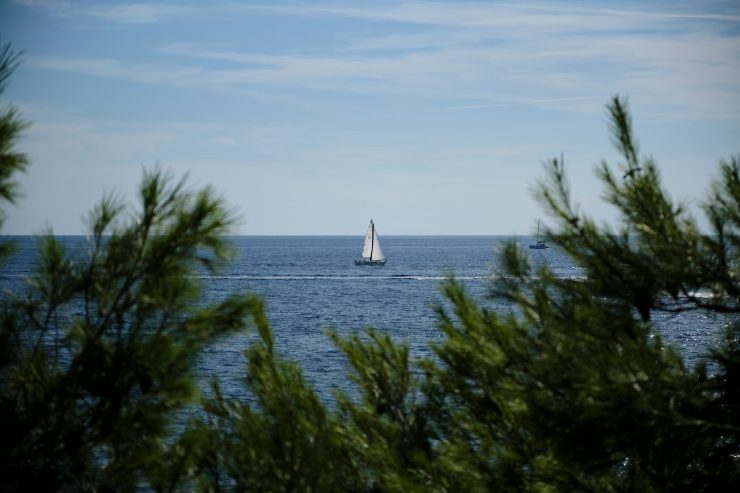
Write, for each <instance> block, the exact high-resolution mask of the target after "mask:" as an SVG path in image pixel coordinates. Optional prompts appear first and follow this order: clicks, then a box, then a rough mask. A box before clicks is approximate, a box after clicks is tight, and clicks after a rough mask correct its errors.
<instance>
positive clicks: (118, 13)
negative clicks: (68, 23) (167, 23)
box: [15, 0, 195, 24]
mask: <svg viewBox="0 0 740 493" xmlns="http://www.w3.org/2000/svg"><path fill="white" fill-rule="evenodd" d="M15 2H16V3H18V4H20V5H25V6H27V7H33V8H38V9H43V10H46V11H47V12H51V13H52V14H54V15H58V16H61V17H90V18H96V19H102V20H106V21H109V22H115V23H125V24H152V23H156V22H160V21H162V20H165V19H169V18H172V17H178V16H182V15H186V14H191V13H193V12H194V11H195V10H194V9H193V8H192V7H187V6H183V5H177V4H166V3H155V2H150V3H125V2H96V3H87V4H85V3H81V2H71V1H64V0H15Z"/></svg>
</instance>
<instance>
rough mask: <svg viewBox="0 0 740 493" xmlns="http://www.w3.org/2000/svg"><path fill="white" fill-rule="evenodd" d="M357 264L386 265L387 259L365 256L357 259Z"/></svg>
mask: <svg viewBox="0 0 740 493" xmlns="http://www.w3.org/2000/svg"><path fill="white" fill-rule="evenodd" d="M355 265H385V259H383V260H370V259H365V258H358V259H355Z"/></svg>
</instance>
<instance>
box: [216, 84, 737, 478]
mask: <svg viewBox="0 0 740 493" xmlns="http://www.w3.org/2000/svg"><path fill="white" fill-rule="evenodd" d="M609 113H610V115H611V117H612V122H613V123H612V129H613V133H614V139H613V140H614V143H615V145H616V146H617V148H618V149H619V150H620V151H621V152H622V155H623V158H624V164H623V165H621V171H620V173H619V174H620V175H622V176H619V175H615V171H612V169H611V168H610V167H609V166H608V165H607V164H606V163H603V164H602V166H601V167H600V168H599V170H598V175H599V176H600V177H601V179H602V180H603V182H604V184H605V194H604V196H605V199H606V200H607V201H609V202H610V203H612V204H613V205H614V206H615V207H616V208H617V210H618V211H619V212H620V214H621V217H622V221H621V224H620V226H619V229H618V230H616V231H613V230H611V229H609V228H606V227H598V226H597V225H596V224H595V223H594V221H592V220H591V219H589V218H588V217H586V216H583V215H581V214H580V213H578V211H576V210H575V209H574V207H573V206H572V205H571V198H570V193H569V187H568V183H567V179H566V176H565V167H564V163H563V160H562V158H560V159H553V160H552V161H550V162H549V163H547V169H546V173H547V174H546V179H545V180H544V181H543V182H542V183H541V185H540V188H539V190H538V192H537V193H538V196H539V197H540V198H541V199H542V201H543V203H544V204H545V206H546V208H547V210H548V211H549V212H550V214H551V215H552V217H553V218H554V219H555V221H556V223H557V224H558V228H557V229H555V230H550V231H549V232H548V234H549V236H550V238H551V239H552V240H553V241H554V242H556V243H557V244H558V245H559V246H560V248H562V249H563V250H564V251H565V252H567V253H568V254H569V255H570V256H571V258H572V259H573V261H574V262H575V263H576V264H577V265H580V266H582V267H583V268H584V270H585V273H586V277H585V279H582V280H571V279H560V278H558V277H557V276H555V275H554V274H553V273H552V272H551V271H550V270H549V269H548V268H547V267H540V268H538V269H534V268H532V267H531V266H530V265H529V261H528V258H527V256H526V255H525V254H524V252H522V251H521V250H520V249H519V248H518V247H517V246H516V245H515V244H509V245H507V246H506V247H505V248H504V250H503V252H502V256H501V258H502V269H501V272H500V275H499V277H498V278H497V281H496V282H495V284H494V285H493V286H492V289H491V297H492V299H493V300H496V301H499V302H503V303H499V304H498V306H509V307H511V308H510V309H509V310H508V311H503V312H502V311H501V309H498V310H493V309H491V308H488V307H487V303H481V302H480V301H475V300H473V299H471V298H470V297H468V296H467V295H466V294H465V292H464V289H463V287H462V286H461V285H460V284H459V283H457V282H456V281H455V280H454V279H450V280H448V281H447V282H446V283H445V284H444V285H443V287H442V289H443V292H444V294H445V296H446V298H447V299H448V301H449V302H450V306H451V309H449V310H448V309H443V308H439V309H438V316H439V326H440V330H442V332H443V333H444V335H445V339H444V340H443V342H441V343H439V344H437V345H436V346H434V350H435V353H436V358H434V359H427V360H424V361H421V362H418V365H417V366H416V368H415V367H414V364H413V363H412V362H410V361H409V354H408V347H407V346H406V345H404V344H399V343H394V342H392V341H391V339H390V338H389V337H388V336H386V335H383V334H381V333H379V332H377V331H373V330H368V331H366V332H365V333H363V334H359V335H358V334H353V335H350V336H349V337H346V338H342V337H339V336H338V335H337V334H336V333H330V337H331V339H332V340H333V341H334V343H335V344H336V345H337V347H338V348H339V349H340V350H342V351H343V352H344V354H345V355H346V357H347V360H348V362H349V364H350V366H351V368H352V376H353V380H354V382H355V383H356V384H357V387H358V391H359V395H358V396H357V397H349V396H346V395H343V394H339V395H338V396H337V405H336V409H334V411H333V412H334V414H332V415H329V416H328V417H327V414H325V413H324V412H323V411H319V409H320V406H319V404H318V401H317V399H316V397H315V396H314V395H313V394H312V393H310V391H308V390H306V387H305V384H304V383H303V381H302V379H301V378H300V373H299V372H298V370H297V369H296V368H295V367H294V366H292V365H289V364H287V363H281V364H276V363H274V362H273V361H274V360H273V359H272V358H274V356H273V351H274V350H273V344H274V343H273V341H272V338H271V336H270V335H269V331H268V330H267V329H266V328H264V329H262V330H261V332H262V333H263V336H262V342H260V343H258V345H257V346H255V347H252V348H251V349H250V350H249V351H248V352H247V361H248V369H249V378H248V382H247V383H248V385H249V387H250V389H251V390H252V391H253V392H254V393H255V394H256V395H257V396H258V399H257V403H256V405H255V406H253V407H251V406H244V405H243V404H240V403H235V402H229V400H228V399H224V398H223V397H220V396H219V398H218V399H217V401H218V403H219V406H220V407H219V408H218V409H219V413H217V414H218V415H219V416H220V417H223V416H229V419H227V420H225V421H222V422H221V423H220V424H218V425H217V427H216V428H217V429H219V430H221V431H219V432H218V433H219V435H218V437H219V438H217V439H215V440H212V441H211V443H216V444H218V443H223V442H228V443H230V444H233V443H234V442H233V441H229V437H232V438H233V437H237V438H236V443H237V445H235V446H234V447H233V448H232V449H230V452H229V457H230V458H231V459H234V460H235V462H233V463H229V465H228V466H227V467H224V466H217V467H216V470H217V471H221V474H222V476H226V477H230V478H233V479H234V480H235V482H236V483H235V484H237V485H238V486H237V487H236V489H242V488H246V489H260V487H261V488H264V489H265V490H266V491H291V490H299V489H300V488H294V487H293V486H294V485H295V484H297V480H296V479H295V478H292V479H291V482H288V481H286V480H283V481H280V480H277V477H276V476H272V477H271V478H270V481H269V482H266V481H259V480H258V479H257V478H260V477H264V473H263V472H261V471H264V468H262V466H256V465H255V462H254V459H253V458H254V457H260V458H261V461H262V462H261V463H266V464H271V466H270V470H271V471H285V470H286V464H285V463H284V462H283V461H284V458H285V452H284V451H283V449H282V448H281V447H279V446H277V444H283V443H290V444H291V446H294V445H293V444H300V445H295V446H296V447H297V448H298V449H300V450H302V452H301V454H300V456H301V457H303V456H306V455H309V454H311V453H313V449H312V448H311V447H310V446H309V445H307V442H306V439H307V438H308V437H311V438H312V440H313V441H311V442H310V443H311V444H313V443H322V439H321V438H319V437H318V436H316V433H317V430H323V431H319V433H322V432H323V434H324V435H323V441H324V442H323V443H325V444H326V445H324V447H325V449H324V452H326V451H329V453H328V454H324V453H320V452H315V453H317V454H319V455H318V456H320V457H321V460H320V462H319V463H317V464H314V465H313V467H312V468H311V471H312V472H310V473H308V472H306V473H305V474H307V476H304V478H309V477H310V478H317V477H321V478H322V480H321V481H319V480H314V481H313V482H312V483H311V487H310V489H312V490H316V489H317V488H319V489H324V488H325V489H327V490H335V489H336V488H337V485H339V486H340V487H341V489H344V490H351V491H359V490H364V491H491V490H500V491H512V492H515V491H516V492H519V491H532V492H550V491H593V492H597V491H598V492H603V491H612V492H619V491H666V490H669V491H718V490H721V491H731V490H733V489H737V488H738V486H740V474H739V473H738V471H739V467H740V464H739V460H738V457H740V443H739V439H740V408H739V406H738V404H739V403H740V399H739V398H738V397H740V395H738V392H740V390H739V389H740V387H739V386H738V383H739V382H738V368H739V366H738V364H739V363H740V345H738V342H739V339H738V323H737V320H736V317H734V314H735V313H737V311H738V284H737V275H736V269H737V265H736V263H735V260H734V259H735V258H736V257H737V254H738V235H737V227H738V224H740V200H739V199H740V179H739V177H740V169H739V168H738V165H737V162H736V161H735V160H732V161H730V162H727V163H722V164H721V166H720V170H721V178H720V179H719V180H718V181H717V182H716V183H714V184H713V185H712V189H711V193H710V197H709V199H708V200H707V203H706V204H705V206H704V209H705V211H706V212H707V214H708V217H709V219H710V222H711V224H712V226H713V230H712V231H711V234H710V235H703V234H700V233H699V229H698V226H697V224H696V223H695V221H694V220H693V219H692V218H691V217H690V216H689V215H688V213H687V212H686V210H685V208H684V207H683V206H680V205H675V204H674V203H673V202H672V200H671V199H670V197H669V196H668V195H667V193H666V192H665V191H664V190H662V189H661V187H660V178H659V175H658V171H657V166H656V165H655V163H654V162H653V161H652V160H651V159H645V158H642V157H641V156H640V155H639V149H638V146H637V145H636V144H635V142H634V140H633V137H632V127H631V121H630V118H629V114H628V112H627V109H626V104H625V103H624V102H623V101H621V100H619V99H617V98H615V99H614V100H613V101H612V102H611V104H610V106H609ZM661 310H665V311H687V310H703V311H705V312H707V313H709V314H712V313H714V314H715V316H722V317H725V318H726V320H727V323H728V333H727V337H726V339H725V340H724V341H723V342H721V343H720V344H719V346H718V347H717V349H715V350H713V351H712V353H711V354H708V355H707V360H708V363H709V364H711V365H712V368H713V372H712V374H709V373H707V371H706V369H705V366H704V365H699V366H698V367H697V368H695V369H688V370H687V369H686V367H685V364H684V362H683V360H682V358H681V357H680V355H679V354H678V353H677V352H676V351H675V350H674V349H673V348H671V347H668V346H665V345H664V343H663V342H662V341H661V339H660V337H659V336H658V335H657V333H656V332H655V329H654V327H653V325H652V323H651V319H652V315H653V314H654V313H655V312H656V311H661ZM264 327H266V325H265V326H264ZM266 362H270V364H265V363H266ZM289 375H290V376H291V378H289V377H288V376H289ZM278 376H280V378H278ZM292 377H295V378H292ZM268 383H269V384H268ZM285 392H288V395H289V396H290V399H285V397H284V394H285ZM268 394H271V397H270V396H269V395H268ZM278 398H279V399H280V400H279V401H278V402H280V403H281V405H275V404H274V403H275V402H276V401H274V400H273V399H278ZM285 406H290V407H291V408H292V410H291V411H288V410H286V407H285ZM227 410H234V411H232V412H231V413H230V414H229V412H227ZM293 410H300V412H299V413H298V415H300V416H302V419H297V415H296V414H294V413H293ZM317 416H318V417H320V419H319V418H317ZM324 420H328V421H329V422H330V423H331V425H324V426H323V427H322V426H319V425H317V424H315V423H317V422H318V423H322V424H323V423H326V421H324ZM306 421H308V422H309V423H312V425H311V426H308V425H307V424H306ZM224 423H225V424H226V426H224ZM224 430H225V431H224ZM234 430H247V432H244V431H240V432H235V431H234ZM265 434H267V436H268V437H269V438H265ZM295 434H297V436H296V435H295ZM244 450H249V456H248V457H246V456H244V455H240V453H239V451H244ZM297 464H303V462H302V461H298V462H297ZM337 464H342V465H343V466H344V467H345V469H343V470H342V473H343V474H346V475H350V477H352V478H353V479H354V480H355V482H354V483H347V482H341V481H339V482H337V476H336V470H332V469H331V468H332V467H335V466H336V465H337ZM329 465H331V466H329ZM285 477H286V476H285V475H284V473H283V476H282V478H283V479H285ZM246 478H251V479H252V480H254V481H258V482H256V483H250V484H249V487H244V485H245V484H247V481H246ZM328 478H331V479H328ZM324 479H325V481H324ZM210 484H211V485H213V484H215V482H212V483H210ZM304 486H305V484H304ZM305 489H309V488H308V487H307V486H305Z"/></svg>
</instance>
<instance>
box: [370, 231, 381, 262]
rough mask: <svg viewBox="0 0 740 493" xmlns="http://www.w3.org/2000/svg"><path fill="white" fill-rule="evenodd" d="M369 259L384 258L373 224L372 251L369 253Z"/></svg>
mask: <svg viewBox="0 0 740 493" xmlns="http://www.w3.org/2000/svg"><path fill="white" fill-rule="evenodd" d="M370 260H385V255H383V249H382V248H380V240H379V239H378V230H377V229H375V226H373V251H372V255H370Z"/></svg>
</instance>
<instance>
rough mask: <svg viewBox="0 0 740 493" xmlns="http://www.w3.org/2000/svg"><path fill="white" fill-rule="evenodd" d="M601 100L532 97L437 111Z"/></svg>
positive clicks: (589, 97)
mask: <svg viewBox="0 0 740 493" xmlns="http://www.w3.org/2000/svg"><path fill="white" fill-rule="evenodd" d="M594 99H596V100H599V101H601V100H602V99H603V96H573V97H567V98H549V99H530V100H526V101H502V102H497V103H490V104H470V105H465V106H451V107H449V108H442V109H439V110H436V111H460V110H477V109H483V108H501V107H507V106H540V105H546V104H551V103H570V102H573V101H587V100H594Z"/></svg>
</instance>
